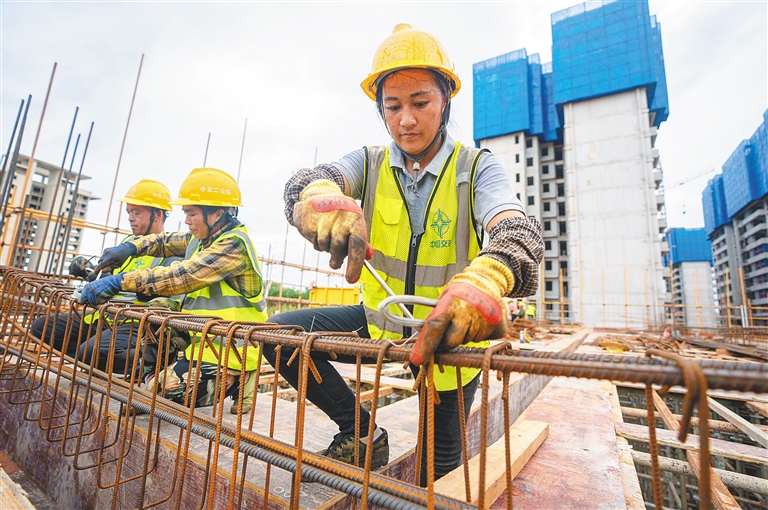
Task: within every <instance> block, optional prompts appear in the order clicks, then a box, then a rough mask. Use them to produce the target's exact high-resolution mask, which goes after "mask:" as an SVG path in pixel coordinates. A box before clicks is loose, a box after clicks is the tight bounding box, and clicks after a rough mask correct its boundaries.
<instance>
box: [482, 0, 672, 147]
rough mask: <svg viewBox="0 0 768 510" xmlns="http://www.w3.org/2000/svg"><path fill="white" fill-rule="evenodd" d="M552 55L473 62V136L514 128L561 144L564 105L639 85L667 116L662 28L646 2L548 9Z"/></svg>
mask: <svg viewBox="0 0 768 510" xmlns="http://www.w3.org/2000/svg"><path fill="white" fill-rule="evenodd" d="M552 59H553V61H552V62H551V63H548V64H543V65H542V64H541V63H540V61H539V58H538V54H534V55H531V56H530V57H529V56H528V55H527V52H526V50H525V49H520V50H517V51H513V52H510V53H507V54H505V55H500V56H498V57H494V58H492V59H488V60H485V61H483V62H479V63H477V64H475V65H474V66H473V85H474V90H473V93H474V97H473V103H474V138H475V140H476V141H478V140H482V139H486V138H493V137H496V136H503V135H506V134H510V133H516V132H520V131H524V132H526V134H528V135H538V136H542V137H543V138H544V140H546V141H555V140H558V141H560V142H562V129H561V126H562V105H563V104H565V103H569V102H573V101H580V100H584V99H590V98H594V97H600V96H604V95H608V94H615V93H617V92H623V91H626V90H631V89H633V88H637V87H645V88H646V91H647V95H648V105H649V109H650V110H651V111H652V112H653V113H654V114H655V116H654V119H653V122H654V124H655V125H656V126H657V127H658V126H659V125H660V124H661V122H663V121H664V120H666V119H667V117H668V116H669V102H668V97H667V84H666V75H665V71H664V54H663V51H662V43H661V26H660V24H659V23H658V22H657V21H656V18H655V16H654V17H651V16H650V14H649V11H648V2H647V0H641V1H637V2H617V1H609V0H604V1H602V2H600V1H598V2H589V3H587V4H579V5H575V6H573V7H570V8H568V9H565V10H563V11H559V12H556V13H554V14H552Z"/></svg>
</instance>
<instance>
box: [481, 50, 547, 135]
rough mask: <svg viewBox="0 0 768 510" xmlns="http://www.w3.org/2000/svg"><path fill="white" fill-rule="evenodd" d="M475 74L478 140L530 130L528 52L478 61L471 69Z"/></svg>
mask: <svg viewBox="0 0 768 510" xmlns="http://www.w3.org/2000/svg"><path fill="white" fill-rule="evenodd" d="M539 69H540V66H539ZM472 74H473V77H474V90H473V93H474V97H473V105H474V112H473V113H474V137H475V140H482V139H484V138H491V137H494V136H501V135H505V134H509V133H515V132H519V131H530V129H531V120H530V119H531V115H530V106H529V105H530V90H529V89H530V71H529V66H528V55H527V53H526V51H525V49H521V50H517V51H513V52H510V53H507V54H505V55H500V56H498V57H494V58H492V59H489V60H485V61H483V62H478V63H477V64H475V65H473V66H472Z"/></svg>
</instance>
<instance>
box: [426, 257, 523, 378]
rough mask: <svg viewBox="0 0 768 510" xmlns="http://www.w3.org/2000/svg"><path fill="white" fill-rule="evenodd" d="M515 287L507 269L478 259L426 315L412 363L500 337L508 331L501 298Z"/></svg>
mask: <svg viewBox="0 0 768 510" xmlns="http://www.w3.org/2000/svg"><path fill="white" fill-rule="evenodd" d="M514 286H515V277H514V276H513V275H512V271H510V270H509V269H508V268H507V266H505V265H504V264H502V263H501V262H499V261H497V260H495V259H492V258H490V257H478V258H476V259H475V260H473V261H472V263H471V264H470V265H469V266H468V267H466V268H465V269H464V271H462V272H461V273H459V274H457V275H456V276H454V277H453V278H451V280H450V281H449V282H448V285H447V286H446V287H445V289H443V292H442V293H441V294H440V298H439V299H438V302H437V305H436V306H435V308H434V309H433V310H432V312H430V314H429V315H428V316H427V318H426V320H425V321H424V326H423V327H422V328H421V333H419V338H418V339H417V340H416V344H415V345H414V346H413V351H411V363H413V364H414V365H421V364H422V363H424V362H425V361H427V360H428V359H429V358H430V357H431V356H432V354H433V353H434V352H435V350H437V349H438V348H439V349H441V350H449V349H453V348H454V347H458V346H459V345H461V344H464V343H468V342H479V341H481V340H486V339H488V338H501V337H503V336H504V335H505V334H506V332H507V311H506V306H504V302H503V301H502V300H501V298H502V296H505V295H507V294H508V293H509V292H510V291H511V290H512V288H513V287H514Z"/></svg>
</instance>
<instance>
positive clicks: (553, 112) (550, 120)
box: [541, 62, 563, 142]
mask: <svg viewBox="0 0 768 510" xmlns="http://www.w3.org/2000/svg"><path fill="white" fill-rule="evenodd" d="M541 96H542V98H543V99H544V140H545V141H547V142H553V141H555V140H559V139H561V138H562V136H563V135H562V124H561V123H560V115H559V114H558V111H557V105H556V104H555V75H554V74H552V62H547V63H546V64H542V66H541Z"/></svg>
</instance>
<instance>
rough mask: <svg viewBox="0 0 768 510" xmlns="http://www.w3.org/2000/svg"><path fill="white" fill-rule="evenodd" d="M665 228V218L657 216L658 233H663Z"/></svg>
mask: <svg viewBox="0 0 768 510" xmlns="http://www.w3.org/2000/svg"><path fill="white" fill-rule="evenodd" d="M665 230H667V218H659V234H663V233H664V231H665Z"/></svg>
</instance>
